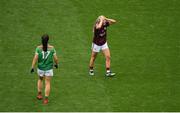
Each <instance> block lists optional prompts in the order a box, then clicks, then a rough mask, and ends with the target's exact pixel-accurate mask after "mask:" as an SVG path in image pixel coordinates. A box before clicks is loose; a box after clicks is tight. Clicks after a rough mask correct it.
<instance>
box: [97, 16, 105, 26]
mask: <svg viewBox="0 0 180 113" xmlns="http://www.w3.org/2000/svg"><path fill="white" fill-rule="evenodd" d="M99 19H100V22H99V23H96V29H100V28H101V27H102V25H103V20H104V16H100V18H99Z"/></svg>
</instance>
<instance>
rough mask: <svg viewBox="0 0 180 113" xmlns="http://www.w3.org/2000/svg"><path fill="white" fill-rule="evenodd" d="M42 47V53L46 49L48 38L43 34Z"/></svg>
mask: <svg viewBox="0 0 180 113" xmlns="http://www.w3.org/2000/svg"><path fill="white" fill-rule="evenodd" d="M41 39H42V45H43V51H45V52H46V51H47V48H48V40H49V36H48V35H47V34H44V35H43V36H42V37H41Z"/></svg>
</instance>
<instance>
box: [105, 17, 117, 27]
mask: <svg viewBox="0 0 180 113" xmlns="http://www.w3.org/2000/svg"><path fill="white" fill-rule="evenodd" d="M104 18H105V20H106V21H108V22H109V24H110V25H111V24H114V23H116V20H114V19H111V18H107V17H104Z"/></svg>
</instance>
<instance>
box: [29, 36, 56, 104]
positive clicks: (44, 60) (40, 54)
mask: <svg viewBox="0 0 180 113" xmlns="http://www.w3.org/2000/svg"><path fill="white" fill-rule="evenodd" d="M41 39H42V45H40V46H38V47H37V48H36V51H35V55H34V58H33V61H32V69H31V73H33V72H34V67H35V64H36V62H38V69H37V73H38V75H39V79H38V83H37V89H38V95H37V99H39V100H41V99H43V96H42V88H43V79H45V99H44V101H43V103H44V104H47V103H48V96H49V93H50V80H51V77H52V76H53V64H54V62H55V65H54V66H55V67H56V68H58V58H57V56H56V50H55V48H54V47H53V46H51V45H49V44H48V40H49V36H48V35H47V34H45V35H43V36H42V37H41Z"/></svg>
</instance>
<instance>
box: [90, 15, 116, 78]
mask: <svg viewBox="0 0 180 113" xmlns="http://www.w3.org/2000/svg"><path fill="white" fill-rule="evenodd" d="M113 23H116V20H114V19H109V18H106V17H105V16H99V17H98V18H97V20H96V22H95V25H94V27H93V32H94V38H93V43H92V53H91V59H90V63H89V75H94V70H93V67H94V61H95V59H96V56H97V54H98V53H99V52H100V51H102V52H103V54H104V56H105V58H106V76H114V75H115V73H112V72H111V70H110V64H111V61H110V50H109V48H108V44H107V40H106V35H107V27H108V26H109V25H111V24H113Z"/></svg>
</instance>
